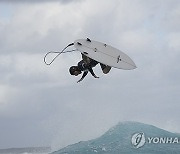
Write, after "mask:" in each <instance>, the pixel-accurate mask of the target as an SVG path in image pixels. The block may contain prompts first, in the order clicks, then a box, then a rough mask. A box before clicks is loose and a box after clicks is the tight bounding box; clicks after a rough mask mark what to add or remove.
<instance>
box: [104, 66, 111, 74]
mask: <svg viewBox="0 0 180 154" xmlns="http://www.w3.org/2000/svg"><path fill="white" fill-rule="evenodd" d="M110 70H111V67H110V66H106V67H105V68H104V69H103V73H104V74H107V73H109V71H110Z"/></svg>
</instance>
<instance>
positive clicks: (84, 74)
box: [77, 71, 88, 83]
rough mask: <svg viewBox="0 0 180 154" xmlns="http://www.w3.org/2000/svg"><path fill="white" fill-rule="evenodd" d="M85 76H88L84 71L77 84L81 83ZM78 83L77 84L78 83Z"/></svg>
mask: <svg viewBox="0 0 180 154" xmlns="http://www.w3.org/2000/svg"><path fill="white" fill-rule="evenodd" d="M87 74H88V71H85V72H84V73H83V75H82V77H81V79H80V80H79V81H78V82H81V81H82V80H83V79H84V78H85V76H86V75H87ZM78 82H77V83H78Z"/></svg>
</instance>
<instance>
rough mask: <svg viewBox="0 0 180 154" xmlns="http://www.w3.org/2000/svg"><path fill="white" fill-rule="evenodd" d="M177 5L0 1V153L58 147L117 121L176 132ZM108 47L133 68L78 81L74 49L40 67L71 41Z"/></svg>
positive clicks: (179, 74) (171, 1)
mask: <svg viewBox="0 0 180 154" xmlns="http://www.w3.org/2000/svg"><path fill="white" fill-rule="evenodd" d="M179 19H180V1H179V0H156V1H154V0H146V1H145V0H98V1H97V0H74V1H73V0H59V1H58V0H54V1H53V0H49V1H48V0H44V1H43V0H31V1H30V0H29V1H28V0H24V1H23V0H6V1H5V0H0V76H1V77H0V148H10V147H29V146H43V145H50V146H52V148H53V149H59V148H61V147H63V146H66V145H68V144H71V143H74V142H78V141H80V140H89V139H92V138H96V137H98V136H100V135H101V134H103V133H104V132H105V131H107V130H108V129H109V128H110V127H112V126H114V125H116V124H117V123H118V122H120V121H139V122H143V123H147V124H152V125H155V126H158V127H160V128H163V129H166V130H169V131H172V132H180V121H179V117H180V112H179V108H180V65H179V62H180V20H179ZM86 37H89V38H91V39H93V40H97V41H101V42H104V43H107V44H110V45H112V46H114V47H116V48H118V49H120V50H122V51H124V52H125V53H126V54H128V55H129V56H130V57H131V58H132V59H133V60H134V61H135V63H136V65H137V67H138V68H137V69H135V70H131V71H125V70H118V69H112V70H111V72H110V73H109V74H108V75H104V74H103V73H102V72H101V70H100V67H99V66H97V68H95V70H94V71H95V72H96V74H97V75H98V76H100V78H99V79H94V78H93V77H91V76H90V75H88V76H87V77H86V78H85V79H84V81H82V82H81V83H76V82H77V80H79V78H80V76H79V77H74V76H71V75H69V72H68V69H69V67H70V66H71V65H75V64H76V63H77V62H78V61H79V60H80V58H81V56H80V54H79V52H76V53H71V54H70V53H67V54H64V55H62V56H60V57H59V58H58V59H57V60H56V61H55V62H54V63H53V64H52V65H51V66H47V65H45V64H44V63H43V57H44V55H45V54H46V52H48V51H59V50H61V49H63V48H64V47H65V46H66V45H67V44H69V43H71V42H73V41H74V40H76V39H79V38H86Z"/></svg>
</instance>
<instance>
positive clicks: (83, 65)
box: [78, 58, 98, 79]
mask: <svg viewBox="0 0 180 154" xmlns="http://www.w3.org/2000/svg"><path fill="white" fill-rule="evenodd" d="M97 64H98V62H97V61H95V60H93V59H90V58H89V62H88V63H87V62H86V61H85V60H81V61H80V62H79V63H78V68H79V70H81V71H83V72H84V73H83V75H82V77H81V79H84V77H85V76H86V75H87V74H88V71H89V72H90V73H91V74H92V76H96V75H95V74H94V71H93V69H92V67H95V66H96V65H97Z"/></svg>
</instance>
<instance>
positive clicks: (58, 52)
mask: <svg viewBox="0 0 180 154" xmlns="http://www.w3.org/2000/svg"><path fill="white" fill-rule="evenodd" d="M72 45H74V43H70V44H68V45H67V46H66V47H65V48H64V49H63V50H62V51H50V52H47V53H46V54H45V56H44V63H45V64H46V65H51V64H52V63H53V62H54V61H55V59H56V58H57V57H58V56H59V55H61V54H62V53H67V52H73V51H76V49H74V50H70V51H64V50H66V49H67V48H68V47H70V46H72ZM52 53H57V55H56V56H55V57H54V58H53V59H52V60H51V62H50V63H47V61H46V57H47V56H48V55H49V54H52Z"/></svg>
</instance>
